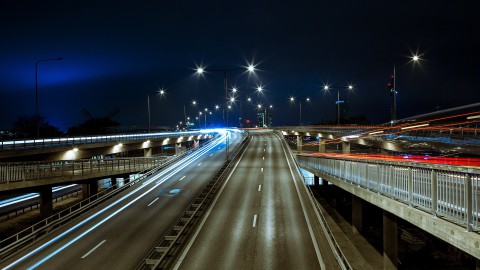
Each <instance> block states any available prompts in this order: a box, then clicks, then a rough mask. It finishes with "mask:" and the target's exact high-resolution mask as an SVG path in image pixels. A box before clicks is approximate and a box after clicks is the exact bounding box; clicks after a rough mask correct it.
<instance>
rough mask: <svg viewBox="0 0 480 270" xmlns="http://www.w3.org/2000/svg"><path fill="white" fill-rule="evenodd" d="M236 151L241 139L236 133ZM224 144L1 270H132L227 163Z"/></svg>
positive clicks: (36, 246) (91, 215)
mask: <svg viewBox="0 0 480 270" xmlns="http://www.w3.org/2000/svg"><path fill="white" fill-rule="evenodd" d="M232 136H233V137H232V139H231V142H232V146H235V145H236V144H238V143H239V142H240V140H241V138H242V135H241V133H233V135H232ZM224 142H225V140H224V139H219V140H216V143H215V145H213V146H212V147H208V148H205V149H202V150H199V151H198V152H196V153H194V154H192V155H189V156H187V157H185V158H183V159H181V160H179V161H178V162H176V163H175V164H173V165H171V166H169V167H168V168H165V169H163V170H161V171H160V172H159V173H158V174H156V175H154V176H152V177H150V178H149V179H147V180H145V182H144V184H142V185H140V186H134V188H133V190H131V189H129V190H127V191H126V192H125V193H124V194H123V195H121V196H119V197H118V196H117V197H115V198H113V199H110V200H108V201H107V202H105V203H103V204H102V205H101V206H99V207H97V208H95V210H92V211H90V212H89V213H88V216H85V215H84V216H81V217H80V218H77V219H76V220H74V221H72V222H71V223H70V224H69V225H68V226H64V227H61V228H60V229H58V230H55V231H54V232H52V233H51V234H48V235H46V236H44V237H42V238H41V239H39V240H38V241H37V242H35V243H34V244H33V245H31V246H29V247H27V248H25V249H24V250H22V252H19V253H18V254H16V255H15V256H13V257H11V258H8V259H6V260H3V261H2V263H1V265H0V267H1V268H2V269H33V268H36V269H132V268H134V267H135V266H136V265H137V264H138V262H139V261H141V260H142V258H143V256H145V254H146V253H147V252H148V250H149V249H150V248H151V247H152V245H154V244H155V241H157V239H158V238H160V237H161V236H162V235H163V234H164V233H165V231H166V229H167V228H169V226H170V224H171V223H172V222H173V221H174V220H175V219H176V218H178V215H179V213H181V212H182V211H183V209H185V207H186V206H187V205H188V204H189V203H190V201H191V200H192V198H193V197H194V195H195V194H196V193H197V192H198V191H199V190H200V189H201V188H202V187H203V185H205V183H206V182H207V181H208V180H209V179H210V178H212V177H213V175H214V174H215V173H216V171H217V170H218V169H219V168H220V167H221V166H222V165H223V163H224V161H225V144H224Z"/></svg>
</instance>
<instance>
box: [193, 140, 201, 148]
mask: <svg viewBox="0 0 480 270" xmlns="http://www.w3.org/2000/svg"><path fill="white" fill-rule="evenodd" d="M199 146H200V140H193V147H195V148H197V147H199Z"/></svg>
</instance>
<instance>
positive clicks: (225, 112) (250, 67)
mask: <svg viewBox="0 0 480 270" xmlns="http://www.w3.org/2000/svg"><path fill="white" fill-rule="evenodd" d="M235 70H242V69H240V68H205V67H197V74H199V75H202V74H203V73H204V72H205V71H209V72H210V71H211V72H223V87H224V90H225V108H224V109H223V121H224V123H225V128H227V127H228V93H227V73H228V72H230V71H235ZM247 71H248V72H250V73H253V72H255V66H254V65H253V64H250V65H248V67H247ZM225 145H226V146H225V156H226V159H227V160H228V135H226V136H225Z"/></svg>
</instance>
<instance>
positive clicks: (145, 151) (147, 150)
mask: <svg viewBox="0 0 480 270" xmlns="http://www.w3.org/2000/svg"><path fill="white" fill-rule="evenodd" d="M143 156H144V157H151V156H152V148H144V149H143Z"/></svg>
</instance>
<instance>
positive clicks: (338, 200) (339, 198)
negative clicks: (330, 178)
mask: <svg viewBox="0 0 480 270" xmlns="http://www.w3.org/2000/svg"><path fill="white" fill-rule="evenodd" d="M343 196H344V194H343V190H342V189H341V188H339V187H335V209H336V210H337V212H342V211H343V207H344V205H345V204H344V203H343Z"/></svg>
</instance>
